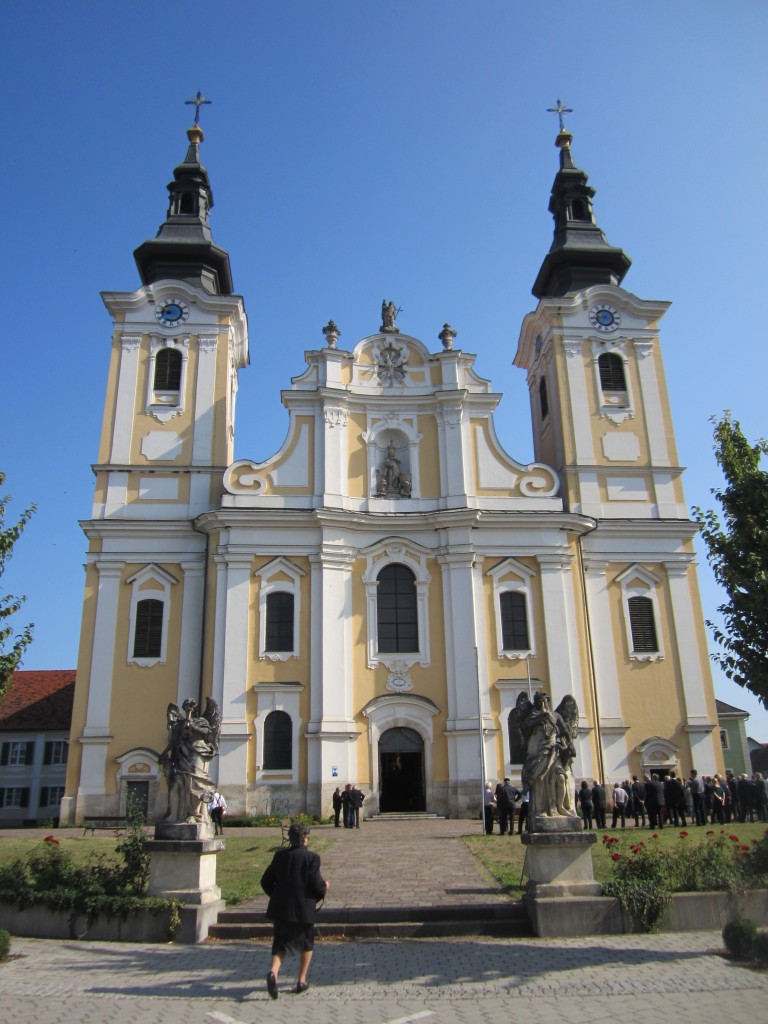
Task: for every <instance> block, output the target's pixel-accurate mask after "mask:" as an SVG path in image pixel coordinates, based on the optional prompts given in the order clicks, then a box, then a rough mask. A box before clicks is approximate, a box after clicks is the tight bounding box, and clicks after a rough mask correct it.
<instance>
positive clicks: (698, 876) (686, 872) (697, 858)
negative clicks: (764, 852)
mask: <svg viewBox="0 0 768 1024" xmlns="http://www.w3.org/2000/svg"><path fill="white" fill-rule="evenodd" d="M679 836H680V838H681V840H682V842H681V843H680V845H679V846H678V847H677V848H676V849H675V850H674V851H673V852H671V853H670V854H669V860H668V862H667V866H668V869H669V878H670V883H671V885H672V888H673V889H674V891H675V892H727V891H731V890H734V889H738V888H740V887H742V886H743V884H744V863H743V857H744V852H745V850H748V849H749V848H748V847H746V846H744V845H743V844H742V843H740V842H739V837H738V836H736V835H734V834H733V833H728V832H725V831H721V832H718V833H715V832H714V831H713V832H712V834H711V835H709V834H708V835H707V840H706V842H704V843H695V842H693V841H691V842H690V843H688V842H686V841H685V840H686V838H687V836H688V833H687V832H685V831H682V832H680V833H679Z"/></svg>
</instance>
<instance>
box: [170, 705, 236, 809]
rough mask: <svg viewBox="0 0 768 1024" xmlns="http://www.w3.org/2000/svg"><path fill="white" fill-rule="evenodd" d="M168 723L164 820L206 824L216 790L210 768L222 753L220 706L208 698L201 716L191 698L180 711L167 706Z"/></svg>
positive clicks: (198, 708) (175, 706)
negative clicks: (211, 763) (220, 746)
mask: <svg viewBox="0 0 768 1024" xmlns="http://www.w3.org/2000/svg"><path fill="white" fill-rule="evenodd" d="M166 721H167V726H168V743H167V744H166V747H165V750H164V751H163V752H162V754H161V755H160V758H159V761H160V764H161V765H162V768H163V771H164V772H165V778H166V781H167V783H168V810H167V811H166V814H165V821H169V822H177V823H178V822H189V823H195V822H207V821H209V818H208V801H209V799H210V797H211V795H212V794H213V792H214V791H215V789H216V787H215V785H214V783H213V781H212V780H211V777H210V775H209V773H208V766H209V764H210V762H211V761H212V760H213V758H214V757H216V755H217V754H218V752H219V735H220V733H221V715H220V714H219V707H218V705H217V703H216V701H215V700H213V699H212V698H211V697H208V698H206V705H205V711H203V713H202V714H201V713H200V705H199V704H198V703H197V701H196V700H193V699H192V698H191V697H189V698H187V700H185V701H184V703H183V704H182V706H181V710H179V708H178V705H176V704H169V705H168V710H167V715H166Z"/></svg>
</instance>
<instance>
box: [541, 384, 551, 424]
mask: <svg viewBox="0 0 768 1024" xmlns="http://www.w3.org/2000/svg"><path fill="white" fill-rule="evenodd" d="M539 407H540V408H541V418H542V419H543V420H545V419H546V418H547V416H548V415H549V399H548V398H547V382H546V380H545V379H544V378H543V377H542V378H541V380H540V381H539Z"/></svg>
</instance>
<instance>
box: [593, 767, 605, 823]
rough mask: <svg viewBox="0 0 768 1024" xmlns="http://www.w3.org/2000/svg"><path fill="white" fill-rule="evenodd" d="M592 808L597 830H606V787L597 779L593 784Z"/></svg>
mask: <svg viewBox="0 0 768 1024" xmlns="http://www.w3.org/2000/svg"><path fill="white" fill-rule="evenodd" d="M592 807H593V808H594V812H595V828H605V786H604V785H603V784H602V782H598V781H597V779H595V780H594V781H593V783H592Z"/></svg>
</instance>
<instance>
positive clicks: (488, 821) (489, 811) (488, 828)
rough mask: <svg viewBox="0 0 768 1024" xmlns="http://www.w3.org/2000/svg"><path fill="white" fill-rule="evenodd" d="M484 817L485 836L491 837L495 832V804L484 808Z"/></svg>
mask: <svg viewBox="0 0 768 1024" xmlns="http://www.w3.org/2000/svg"><path fill="white" fill-rule="evenodd" d="M483 817H484V818H485V834H486V835H487V836H489V835H491V834H492V832H493V804H486V805H485V806H484V807H483Z"/></svg>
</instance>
